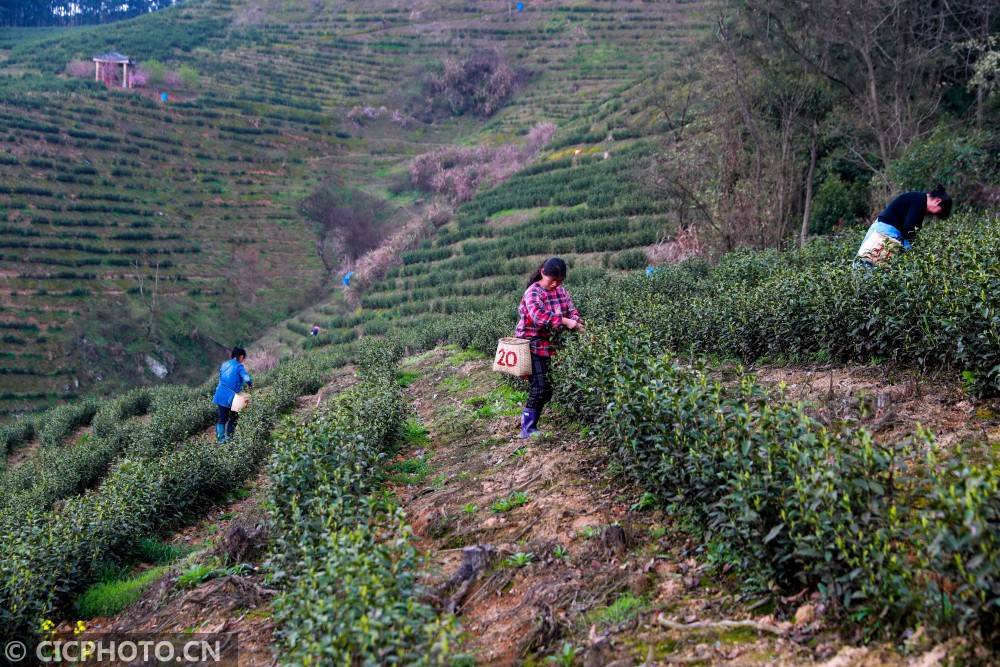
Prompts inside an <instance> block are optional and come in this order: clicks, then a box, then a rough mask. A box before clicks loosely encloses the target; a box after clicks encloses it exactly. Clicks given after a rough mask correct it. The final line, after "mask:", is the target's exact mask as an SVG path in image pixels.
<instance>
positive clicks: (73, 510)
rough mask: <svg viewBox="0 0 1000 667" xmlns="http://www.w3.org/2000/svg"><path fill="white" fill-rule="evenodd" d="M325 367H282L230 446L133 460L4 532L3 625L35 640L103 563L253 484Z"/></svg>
mask: <svg viewBox="0 0 1000 667" xmlns="http://www.w3.org/2000/svg"><path fill="white" fill-rule="evenodd" d="M323 368H324V366H323V364H322V363H317V362H315V361H293V362H289V363H287V364H285V367H284V368H283V369H282V372H281V373H276V375H275V379H274V382H273V383H272V384H271V386H269V387H267V388H266V389H262V390H261V391H260V392H258V393H257V395H256V396H255V398H254V401H253V402H252V403H251V405H250V406H248V408H247V409H246V411H245V412H244V413H243V414H242V416H241V419H240V426H239V428H238V429H237V432H236V435H235V436H234V437H233V439H231V440H230V441H229V442H228V443H225V444H223V445H218V446H215V445H210V446H206V443H205V442H204V441H197V440H195V441H190V442H188V443H185V444H184V445H182V446H181V447H179V448H177V449H174V450H171V451H167V452H166V453H164V454H162V455H160V456H159V457H154V458H141V459H137V458H129V457H126V458H124V459H123V460H122V461H121V462H120V463H119V464H118V465H116V466H115V467H114V469H113V470H111V471H110V472H109V473H108V474H107V476H106V477H105V479H104V480H103V482H102V483H101V485H100V487H98V488H97V489H96V490H95V491H94V492H92V493H87V494H84V495H80V496H76V497H73V498H69V499H67V500H66V502H65V503H64V505H63V506H62V507H61V508H60V509H56V510H52V511H47V512H39V511H32V512H29V513H27V515H26V516H25V517H24V518H23V519H22V520H21V521H19V522H18V524H17V525H15V526H8V527H4V528H2V529H0V624H2V625H3V627H4V628H5V630H6V632H7V633H8V636H9V637H11V638H30V637H31V636H33V634H34V633H35V632H37V628H38V623H39V621H40V619H42V618H46V617H48V616H50V615H51V614H52V613H53V612H54V611H55V610H56V609H57V608H58V607H59V606H61V605H63V604H65V603H66V601H67V600H68V599H69V598H70V596H71V595H72V594H73V593H75V592H78V591H79V590H81V589H82V588H83V587H85V586H86V585H87V584H88V583H90V582H91V581H92V580H93V579H94V576H95V573H96V570H97V568H98V566H99V565H100V563H101V562H103V561H108V560H114V559H115V558H117V557H121V556H122V555H124V554H125V552H126V551H127V550H128V549H129V548H130V547H131V546H132V545H133V544H134V543H135V542H136V541H137V540H138V539H139V538H141V537H142V536H144V535H147V534H149V533H151V532H153V531H155V530H157V529H160V528H162V527H164V526H166V525H169V524H170V522H172V521H174V520H176V519H177V518H178V517H179V516H181V515H183V514H184V513H187V512H191V511H194V510H196V509H198V508H200V507H203V506H204V505H206V504H207V503H209V502H211V501H212V500H213V499H215V498H217V497H219V496H220V495H222V494H224V493H226V492H227V491H229V490H231V489H233V488H235V487H236V486H237V485H239V484H240V483H242V482H243V481H244V480H245V479H247V477H249V476H250V475H251V474H252V473H253V472H254V470H255V469H256V467H257V465H258V464H259V463H260V461H261V460H262V458H263V457H264V456H266V454H267V452H268V449H269V440H268V436H269V432H270V429H271V427H272V425H273V423H274V421H275V420H276V419H277V418H278V415H280V413H281V412H283V411H284V410H286V409H287V408H288V407H290V406H291V405H292V404H293V403H294V401H295V399H296V397H298V396H299V395H301V394H303V393H310V392H313V391H315V390H316V389H317V388H318V387H319V386H320V385H321V384H322V383H321V376H320V372H321V370H322V369H323Z"/></svg>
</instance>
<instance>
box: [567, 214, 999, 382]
mask: <svg viewBox="0 0 1000 667" xmlns="http://www.w3.org/2000/svg"><path fill="white" fill-rule="evenodd" d="M859 241H860V236H859V234H851V235H849V236H844V237H840V238H837V239H833V240H822V239H820V240H816V241H814V242H812V243H810V244H808V245H807V246H806V247H805V248H804V249H803V250H800V251H793V252H785V253H780V252H774V251H770V252H740V253H734V254H732V255H727V256H726V257H725V258H724V259H723V261H722V262H721V263H720V264H719V265H718V266H716V267H713V268H711V269H707V270H706V268H705V267H704V265H703V263H702V262H701V261H697V260H696V261H694V262H688V263H682V264H679V265H674V266H668V267H660V268H658V269H657V272H656V273H655V274H654V278H653V279H652V280H648V279H646V277H645V276H644V275H638V276H634V277H631V278H628V279H625V280H623V281H619V282H612V283H611V284H605V285H599V286H595V287H593V288H591V289H586V290H581V291H580V294H579V296H578V299H577V303H578V304H579V305H581V310H582V311H583V312H584V313H586V314H587V316H588V317H591V318H599V319H604V320H612V319H622V320H627V321H635V320H640V321H643V322H646V323H648V324H649V326H650V327H651V328H652V329H653V330H654V331H655V336H656V337H657V339H658V341H659V342H661V343H662V344H663V345H664V347H665V348H667V349H671V350H674V351H677V352H687V351H689V350H693V351H695V352H699V353H709V354H723V355H730V356H735V357H738V358H740V359H743V360H745V361H747V362H753V361H756V360H758V359H760V358H761V357H772V358H784V359H789V358H795V359H809V358H814V357H819V358H833V359H838V360H844V361H848V360H851V361H862V362H867V361H869V360H871V359H872V358H881V359H892V360H896V361H899V362H901V363H904V364H915V365H919V366H921V367H947V368H953V369H956V370H958V371H961V372H962V373H963V376H964V377H965V378H966V379H967V380H969V381H970V382H971V384H972V385H973V386H974V387H975V388H976V390H977V391H979V392H982V393H995V392H997V391H1000V218H998V217H996V216H992V217H975V216H972V215H965V216H961V217H960V218H958V219H955V220H952V221H948V222H947V223H938V224H932V225H931V226H929V227H928V228H927V229H926V230H925V231H924V232H922V233H921V235H920V238H919V240H918V242H917V244H916V245H915V246H914V248H913V250H911V251H910V252H908V253H906V254H905V255H903V256H901V257H898V258H896V259H895V260H894V261H893V263H892V264H891V266H890V267H888V268H887V269H884V270H876V271H873V272H871V273H868V272H864V271H856V270H853V269H852V268H851V266H850V260H851V258H852V257H853V255H854V252H855V250H856V247H857V244H858V243H859Z"/></svg>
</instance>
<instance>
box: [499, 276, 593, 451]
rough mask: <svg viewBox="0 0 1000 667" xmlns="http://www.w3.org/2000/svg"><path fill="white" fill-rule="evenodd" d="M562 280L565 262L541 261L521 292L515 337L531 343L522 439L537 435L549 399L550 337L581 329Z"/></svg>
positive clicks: (581, 326)
mask: <svg viewBox="0 0 1000 667" xmlns="http://www.w3.org/2000/svg"><path fill="white" fill-rule="evenodd" d="M564 280H566V262H564V261H563V260H561V259H559V258H558V257H550V258H549V259H547V260H545V263H544V264H542V266H540V267H539V268H538V270H537V271H535V273H534V275H533V276H532V277H531V279H530V280H529V281H528V289H526V290H525V291H524V296H522V297H521V305H520V307H519V308H518V312H519V313H520V319H519V320H518V322H517V329H516V333H515V335H516V336H517V337H518V338H527V339H528V340H530V341H531V343H530V348H531V388H530V390H529V391H528V401H527V403H526V404H525V406H524V410H523V412H522V413H521V437H522V438H527V437H529V436H531V435H533V434H535V433H537V432H538V418H539V416H541V414H542V410H543V409H544V408H545V404H546V403H548V402H549V400H551V398H552V385H551V383H550V382H549V378H548V373H549V358H550V357H551V356H552V343H551V337H552V334H553V333H554V332H558V331H562V330H563V329H576V330H577V331H581V332H582V331H583V328H584V327H583V322H581V321H580V311H578V310H577V309H576V306H575V305H573V299H571V298H570V296H569V292H567V291H566V288H565V287H563V286H562V284H563V281H564Z"/></svg>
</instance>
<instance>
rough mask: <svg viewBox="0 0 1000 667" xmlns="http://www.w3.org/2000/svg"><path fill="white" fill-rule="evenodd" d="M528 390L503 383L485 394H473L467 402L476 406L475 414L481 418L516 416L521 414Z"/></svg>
mask: <svg viewBox="0 0 1000 667" xmlns="http://www.w3.org/2000/svg"><path fill="white" fill-rule="evenodd" d="M527 400H528V392H526V391H522V390H520V389H514V388H513V387H511V386H509V385H505V384H502V385H500V386H499V387H497V388H496V389H493V390H492V391H490V392H489V393H487V394H485V395H483V396H473V397H472V398H470V399H468V400H466V403H467V404H469V405H471V406H472V407H474V408H476V409H475V411H474V414H475V416H476V417H477V418H479V419H492V418H493V417H514V416H516V415H519V414H521V408H522V406H523V405H524V402H525V401H527Z"/></svg>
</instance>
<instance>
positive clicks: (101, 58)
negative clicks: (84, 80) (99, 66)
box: [94, 51, 132, 63]
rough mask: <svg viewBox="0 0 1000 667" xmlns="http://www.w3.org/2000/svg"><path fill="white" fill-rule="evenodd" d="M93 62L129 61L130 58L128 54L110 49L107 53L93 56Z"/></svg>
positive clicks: (130, 60)
mask: <svg viewBox="0 0 1000 667" xmlns="http://www.w3.org/2000/svg"><path fill="white" fill-rule="evenodd" d="M94 62H98V63H131V62H132V59H131V58H129V57H128V56H123V55H122V54H120V53H118V52H117V51H110V52H108V53H102V54H100V55H97V56H94Z"/></svg>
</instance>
